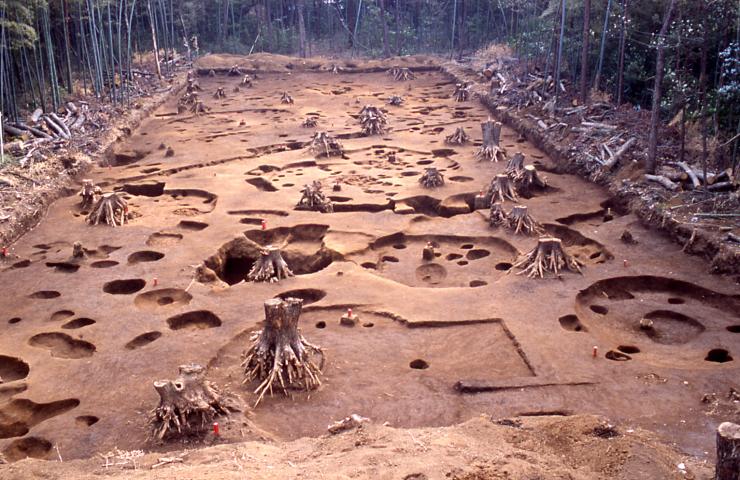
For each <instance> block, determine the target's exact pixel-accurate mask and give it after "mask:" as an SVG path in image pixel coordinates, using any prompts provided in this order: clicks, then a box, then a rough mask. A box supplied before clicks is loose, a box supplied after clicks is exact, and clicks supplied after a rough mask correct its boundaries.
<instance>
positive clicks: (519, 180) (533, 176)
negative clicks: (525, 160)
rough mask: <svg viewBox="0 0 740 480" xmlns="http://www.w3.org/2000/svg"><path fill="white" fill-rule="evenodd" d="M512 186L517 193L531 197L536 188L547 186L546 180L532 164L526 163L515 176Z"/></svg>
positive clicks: (541, 188)
mask: <svg viewBox="0 0 740 480" xmlns="http://www.w3.org/2000/svg"><path fill="white" fill-rule="evenodd" d="M514 187H515V188H516V191H517V192H518V193H519V195H521V196H523V197H524V198H531V197H532V195H533V192H535V191H536V190H540V191H541V190H544V189H545V188H547V182H546V181H545V179H544V178H542V177H540V176H539V174H538V173H537V169H536V168H534V165H526V166H525V167H524V169H522V170H521V171H520V172H519V173H518V174H517V175H516V176H515V177H514Z"/></svg>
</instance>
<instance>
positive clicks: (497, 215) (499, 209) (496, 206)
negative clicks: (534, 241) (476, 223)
mask: <svg viewBox="0 0 740 480" xmlns="http://www.w3.org/2000/svg"><path fill="white" fill-rule="evenodd" d="M506 217H507V216H506V212H505V211H504V207H503V205H501V202H496V203H493V204H491V211H490V213H489V215H488V223H489V224H490V225H491V226H492V227H500V226H507V225H508V224H509V222H508V219H507V218H506Z"/></svg>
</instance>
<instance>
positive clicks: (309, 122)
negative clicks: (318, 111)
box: [301, 117, 319, 128]
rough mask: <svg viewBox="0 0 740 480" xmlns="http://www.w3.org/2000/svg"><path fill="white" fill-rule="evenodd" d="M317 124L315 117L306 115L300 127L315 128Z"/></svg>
mask: <svg viewBox="0 0 740 480" xmlns="http://www.w3.org/2000/svg"><path fill="white" fill-rule="evenodd" d="M318 124H319V119H318V118H316V117H306V119H305V120H303V123H301V127H303V128H316V127H317V126H318Z"/></svg>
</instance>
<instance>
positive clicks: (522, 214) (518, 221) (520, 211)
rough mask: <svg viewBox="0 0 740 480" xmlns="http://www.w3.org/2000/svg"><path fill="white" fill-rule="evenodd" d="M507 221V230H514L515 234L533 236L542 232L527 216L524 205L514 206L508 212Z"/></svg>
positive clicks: (527, 212)
mask: <svg viewBox="0 0 740 480" xmlns="http://www.w3.org/2000/svg"><path fill="white" fill-rule="evenodd" d="M507 221H508V225H509V228H511V229H512V230H514V233H515V234H519V233H524V234H526V235H534V234H535V233H536V234H540V233H542V232H543V230H542V227H540V225H539V224H538V223H537V222H536V221H535V220H534V219H533V218H532V217H531V216H530V215H529V211H528V209H527V207H526V206H525V205H514V207H513V208H512V209H511V212H509V215H508V219H507Z"/></svg>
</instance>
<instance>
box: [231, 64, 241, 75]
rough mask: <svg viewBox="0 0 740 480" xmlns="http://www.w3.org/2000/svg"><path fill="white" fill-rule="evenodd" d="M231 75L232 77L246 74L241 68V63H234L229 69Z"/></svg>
mask: <svg viewBox="0 0 740 480" xmlns="http://www.w3.org/2000/svg"><path fill="white" fill-rule="evenodd" d="M229 75H230V76H232V77H241V76H242V75H244V72H242V69H241V68H239V65H234V66H233V67H231V68H230V69H229Z"/></svg>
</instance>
